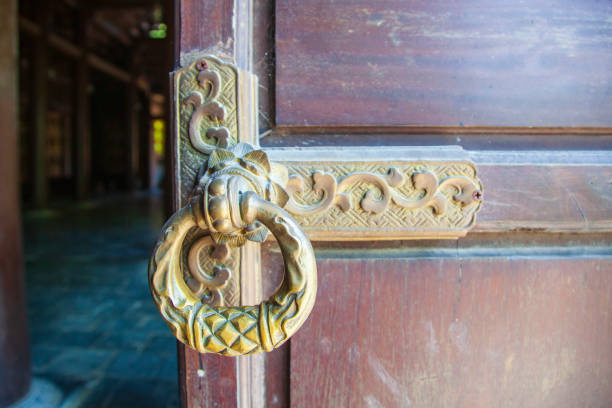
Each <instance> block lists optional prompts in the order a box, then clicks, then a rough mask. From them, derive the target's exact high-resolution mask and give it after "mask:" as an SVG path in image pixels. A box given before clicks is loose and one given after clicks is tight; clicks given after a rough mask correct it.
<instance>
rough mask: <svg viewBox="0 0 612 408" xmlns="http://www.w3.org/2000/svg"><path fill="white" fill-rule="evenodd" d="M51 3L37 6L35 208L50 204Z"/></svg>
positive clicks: (33, 99) (34, 91)
mask: <svg viewBox="0 0 612 408" xmlns="http://www.w3.org/2000/svg"><path fill="white" fill-rule="evenodd" d="M49 12H50V4H49V2H48V1H45V0H40V1H38V4H37V18H36V19H37V23H38V25H39V27H41V35H40V37H39V38H38V41H36V42H35V46H34V64H33V72H34V81H33V87H32V89H33V92H32V93H33V98H32V101H33V105H34V107H33V115H34V135H33V136H34V137H33V141H32V149H33V155H32V157H33V161H32V166H33V169H32V189H33V190H32V198H33V203H34V205H35V206H36V207H42V206H44V205H45V204H46V203H47V195H48V184H47V183H48V180H47V160H46V155H45V153H46V152H45V150H46V149H45V148H46V140H47V96H48V95H47V89H48V82H49V81H48V80H47V71H48V46H47V39H48V22H49Z"/></svg>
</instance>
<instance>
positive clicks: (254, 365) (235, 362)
mask: <svg viewBox="0 0 612 408" xmlns="http://www.w3.org/2000/svg"><path fill="white" fill-rule="evenodd" d="M178 5H179V8H178V10H177V15H178V24H177V27H178V28H179V30H178V31H179V32H178V33H177V34H178V41H177V43H178V46H179V48H178V55H176V58H175V63H176V65H178V66H185V65H187V64H189V63H190V62H192V61H193V60H194V59H195V58H197V57H198V56H202V55H205V54H212V55H216V56H218V57H221V58H227V59H230V60H233V61H234V62H235V63H236V65H237V66H238V67H240V68H242V69H245V70H247V71H251V70H252V60H253V47H252V33H253V2H252V0H240V1H237V0H222V1H218V0H217V1H213V0H183V1H181V2H179V3H178ZM241 92H242V93H243V95H242V97H244V98H245V99H248V100H255V101H256V100H257V98H256V95H255V94H256V92H257V90H256V89H255V88H253V89H250V88H249V89H247V87H245V88H243V89H241ZM253 108H255V107H253ZM240 115H241V116H242V117H248V118H250V120H252V124H253V126H252V128H253V131H252V132H251V134H250V135H247V136H246V137H244V136H245V135H243V137H244V139H243V140H241V141H245V142H249V143H252V144H255V145H257V144H258V140H257V114H256V112H255V114H252V112H248V113H247V112H242V113H241V114H240ZM173 137H176V135H173ZM173 155H174V154H173ZM180 165H181V164H180V163H175V167H174V170H176V168H177V167H176V166H180ZM174 174H177V173H176V172H174ZM177 181H178V180H175V182H177ZM175 202H177V201H175ZM240 254H241V255H240V256H241V259H240V265H241V267H240V271H241V273H240V288H241V289H240V290H241V293H240V299H241V303H242V304H256V303H259V302H260V301H261V296H262V291H261V280H260V248H259V246H257V245H246V246H244V247H243V248H241V251H240ZM179 350H180V354H179V364H180V366H181V367H180V371H181V386H182V390H181V391H182V394H181V402H182V405H183V406H188V407H192V406H211V405H215V404H219V405H222V406H228V407H229V406H233V407H236V406H238V407H241V408H243V407H259V406H263V405H264V396H265V382H264V356H263V355H255V356H243V357H239V358H236V359H231V358H226V357H219V356H216V355H199V354H198V353H197V352H195V351H193V350H191V349H190V348H187V347H184V346H179ZM196 373H197V374H201V375H196ZM217 373H220V374H221V375H222V376H221V375H216V374H217ZM211 389H213V390H214V395H211V394H210V393H208V392H206V391H207V390H211Z"/></svg>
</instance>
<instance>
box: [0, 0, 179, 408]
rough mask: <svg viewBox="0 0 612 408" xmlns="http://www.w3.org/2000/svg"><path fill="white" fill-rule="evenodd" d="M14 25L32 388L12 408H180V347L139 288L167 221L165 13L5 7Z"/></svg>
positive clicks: (130, 2)
mask: <svg viewBox="0 0 612 408" xmlns="http://www.w3.org/2000/svg"><path fill="white" fill-rule="evenodd" d="M169 5H170V6H169ZM12 13H14V14H17V18H16V21H15V24H16V25H17V27H16V30H15V31H17V32H18V39H17V44H18V45H17V46H16V48H17V49H16V51H17V54H18V57H17V64H18V72H17V78H16V81H15V84H16V85H17V89H15V92H16V94H17V96H18V101H19V103H18V106H17V107H15V108H16V110H17V112H18V118H19V120H18V123H17V124H16V126H17V128H18V140H17V146H18V170H19V173H18V174H19V192H20V206H21V214H22V225H21V227H22V233H23V242H24V248H23V260H22V265H24V266H25V274H24V275H25V281H26V288H25V292H26V293H27V295H26V297H25V299H27V300H26V303H27V312H28V324H29V329H28V332H29V335H28V334H26V335H25V336H23V335H22V337H21V338H19V339H17V340H16V341H17V342H19V344H23V350H26V348H27V346H28V336H29V344H30V346H31V348H30V359H31V367H32V375H33V381H32V387H31V388H30V392H29V394H28V395H27V396H26V398H25V399H22V400H21V401H20V402H18V403H17V404H16V405H14V406H16V407H56V406H57V407H59V406H61V407H72V406H74V407H77V406H78V407H81V406H93V407H140V406H142V407H171V406H177V405H178V389H177V367H176V361H177V360H176V342H175V340H174V338H173V336H172V334H171V333H170V331H169V330H168V329H167V327H166V326H165V324H164V323H163V321H162V320H161V319H159V318H158V316H157V314H158V313H157V311H156V309H155V305H154V303H153V302H152V301H151V296H150V293H149V290H148V284H147V262H148V257H149V254H150V251H151V247H152V244H153V242H154V241H155V238H156V236H157V234H158V232H159V230H160V228H161V224H162V222H163V219H164V211H165V210H164V208H165V207H164V203H165V199H166V197H165V195H164V193H163V191H164V183H165V177H164V173H165V171H164V170H165V166H166V164H167V163H166V162H165V160H164V159H165V157H166V151H167V146H166V142H167V140H168V109H167V106H168V86H169V84H168V72H170V71H171V70H172V68H171V66H172V52H173V50H172V44H171V41H170V38H172V36H171V30H172V27H171V26H170V23H171V21H172V6H171V2H168V1H162V0H125V1H124V0H122V1H116V0H96V1H94V0H89V1H74V0H51V1H46V0H20V1H19V2H16V1H10V2H7V3H6V5H3V7H2V11H1V12H0V14H2V18H3V20H2V21H9V22H10V19H11V14H12ZM14 14H13V16H14ZM7 19H9V20H7ZM3 24H4V23H2V22H0V26H2V25H3ZM5 28H6V29H7V31H8V30H10V29H11V27H10V24H8V25H5ZM9 68H10V65H7V64H2V69H3V70H5V72H7V71H6V70H7V69H9ZM9 74H10V72H9ZM3 106H4V105H3ZM5 187H6V186H5ZM6 188H8V187H6ZM2 192H3V193H4V191H2ZM14 290H15V291H17V292H19V291H20V290H21V288H20V287H19V284H15V288H14ZM11 333H15V335H17V334H18V333H21V331H20V330H19V328H13V329H12V331H11ZM26 333H27V332H26ZM23 355H24V356H25V357H23V358H22V360H21V361H20V364H24V363H27V362H26V361H25V360H26V359H27V352H24V353H23ZM18 357H19V356H18ZM5 374H6V373H2V377H4V378H6V377H5ZM9 378H11V379H12V380H14V381H15V384H19V379H18V378H16V377H14V378H13V377H11V376H10V375H9ZM16 387H17V388H18V385H17V386H16ZM2 397H3V398H2V399H0V401H6V400H7V399H6V397H4V396H2ZM0 406H5V405H3V403H2V402H0Z"/></svg>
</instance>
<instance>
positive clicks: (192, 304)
mask: <svg viewBox="0 0 612 408" xmlns="http://www.w3.org/2000/svg"><path fill="white" fill-rule="evenodd" d="M273 176H274V175H273V174H271V168H270V164H269V162H268V159H267V156H266V154H265V153H264V152H263V151H261V150H255V149H254V148H253V147H252V146H250V145H248V144H246V143H239V144H237V145H235V146H234V147H233V148H231V149H229V150H226V149H221V148H219V149H216V150H213V151H212V153H211V155H210V157H209V159H208V162H207V165H206V167H205V169H204V170H203V172H202V173H201V176H200V178H199V180H198V184H197V186H196V189H195V191H194V195H193V197H192V198H191V200H190V202H189V204H187V205H186V206H185V207H183V208H181V209H180V210H179V211H178V212H177V213H176V214H174V215H173V216H172V217H171V218H170V219H169V220H168V222H167V223H166V225H164V227H163V230H162V235H161V237H160V238H159V240H158V242H157V244H156V246H155V249H154V251H153V255H152V257H151V260H150V263H149V284H150V287H151V292H152V294H153V299H154V300H155V302H156V303H157V306H158V308H159V310H160V312H161V314H162V316H163V317H164V319H165V320H166V322H167V323H168V325H169V327H170V328H171V329H172V330H173V332H174V334H175V336H176V337H177V338H178V339H179V340H180V341H182V342H184V343H185V344H187V345H189V346H191V347H193V348H194V349H196V350H198V351H199V352H202V353H217V354H222V355H228V356H235V355H241V354H253V353H258V352H260V351H264V350H265V351H270V350H272V349H274V348H275V347H278V346H279V345H281V344H282V343H283V342H285V341H286V340H287V339H288V338H289V337H291V335H293V334H294V333H295V332H296V331H297V330H298V329H299V328H300V326H301V325H302V324H303V323H304V321H305V320H306V318H307V317H308V315H309V314H310V311H311V310H312V307H313V305H314V300H315V295H316V288H317V270H316V263H315V258H314V252H313V249H312V246H311V245H310V241H308V238H306V235H305V234H304V232H303V231H302V229H301V228H300V226H299V225H298V224H297V222H295V220H294V219H293V218H292V217H291V216H290V215H289V214H288V213H287V212H286V211H285V210H283V209H282V208H281V207H282V206H284V205H285V203H286V202H287V199H288V196H287V194H286V193H285V191H284V189H283V188H282V187H281V186H280V185H279V184H278V183H277V182H275V181H274V180H273ZM192 229H199V230H201V231H203V232H204V233H205V234H207V235H205V236H204V237H203V238H200V239H199V240H197V241H196V242H195V243H194V244H193V245H192V246H191V249H190V250H189V256H188V258H189V260H188V262H187V263H188V267H189V269H190V270H191V275H192V276H194V277H195V280H196V281H197V282H198V286H197V288H195V289H194V287H193V286H191V287H190V285H189V284H188V283H187V281H186V280H185V274H184V273H183V269H184V268H185V263H184V261H183V259H182V248H183V245H184V241H185V238H186V237H187V235H188V233H189V232H190V231H191V230H192ZM268 230H269V231H271V232H272V235H274V237H275V238H276V240H277V241H278V244H279V246H280V248H281V252H282V254H283V258H284V261H285V277H284V279H283V283H282V284H281V286H280V287H279V289H278V290H277V291H276V293H275V294H274V295H273V296H272V297H271V298H270V299H268V300H266V301H264V302H262V303H261V304H259V305H257V306H235V307H229V306H223V305H219V303H220V302H222V298H221V296H220V292H219V291H218V289H220V288H222V287H223V286H224V285H225V284H226V281H227V280H228V278H229V276H230V274H231V271H229V270H228V269H227V268H221V267H215V268H214V269H213V271H212V273H210V274H209V273H208V272H206V271H201V270H200V265H199V264H198V259H197V255H192V254H193V253H196V252H197V251H200V250H201V248H202V247H203V246H206V245H207V244H210V243H215V244H217V245H219V247H218V248H217V251H219V252H220V254H219V255H218V257H219V258H220V259H222V258H223V257H225V256H226V255H225V254H226V253H227V251H228V249H229V248H235V247H239V246H241V245H243V244H244V243H245V242H246V241H247V240H251V241H256V242H261V241H263V240H265V239H266V235H267V232H268ZM194 272H195V273H194Z"/></svg>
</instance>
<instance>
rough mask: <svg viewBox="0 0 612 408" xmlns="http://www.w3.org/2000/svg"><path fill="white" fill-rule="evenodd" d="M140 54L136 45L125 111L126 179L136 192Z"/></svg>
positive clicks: (132, 53) (138, 152) (131, 53)
mask: <svg viewBox="0 0 612 408" xmlns="http://www.w3.org/2000/svg"><path fill="white" fill-rule="evenodd" d="M138 53H139V46H138V44H136V45H135V46H134V47H132V49H131V51H130V63H129V72H130V81H129V82H128V83H127V84H126V85H127V86H126V94H125V109H126V114H127V118H126V126H127V138H126V144H127V145H126V152H127V169H126V170H127V174H126V179H127V180H128V188H129V189H130V190H135V189H137V188H138V187H139V185H140V183H139V180H138V177H139V174H138V171H139V163H140V155H141V154H142V152H140V151H139V147H140V143H139V142H140V141H139V135H140V129H139V119H140V117H139V116H140V100H139V98H138V86H137V81H138V75H137V72H136V60H137V54H138Z"/></svg>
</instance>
